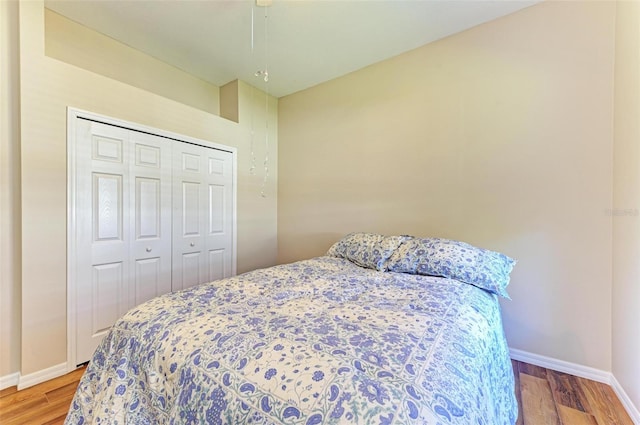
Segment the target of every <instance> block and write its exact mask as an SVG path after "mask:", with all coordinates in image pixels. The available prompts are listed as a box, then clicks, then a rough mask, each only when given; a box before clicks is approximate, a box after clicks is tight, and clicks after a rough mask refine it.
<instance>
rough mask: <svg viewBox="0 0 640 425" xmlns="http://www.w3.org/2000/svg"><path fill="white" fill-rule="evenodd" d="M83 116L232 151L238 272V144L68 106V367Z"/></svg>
mask: <svg viewBox="0 0 640 425" xmlns="http://www.w3.org/2000/svg"><path fill="white" fill-rule="evenodd" d="M79 119H86V120H91V121H96V122H100V123H103V124H107V125H112V126H116V127H122V128H125V129H128V130H133V131H138V132H142V133H148V134H152V135H154V136H159V137H161V138H164V139H168V140H167V143H173V142H176V141H177V142H185V143H191V144H194V145H199V146H204V147H207V148H212V149H217V150H221V151H226V152H230V153H231V154H232V156H233V160H232V167H233V172H232V187H233V190H232V204H233V213H232V217H231V219H232V247H231V255H232V261H231V275H232V276H234V275H236V273H237V252H238V251H237V235H238V232H237V217H238V214H237V188H238V180H237V177H238V173H237V169H238V154H237V148H235V147H231V146H227V145H223V144H220V143H214V142H210V141H206V140H201V139H197V138H194V137H189V136H185V135H182V134H177V133H172V132H169V131H165V130H161V129H158V128H154V127H149V126H145V125H142V124H138V123H133V122H129V121H125V120H121V119H117V118H112V117H108V116H105V115H101V114H96V113H93V112H88V111H84V110H81V109H77V108H73V107H68V108H67V371H72V370H75V369H76V367H77V366H76V365H77V363H76V347H77V338H76V324H77V311H76V306H77V305H76V303H77V288H78V282H77V276H76V270H77V267H78V261H77V254H78V243H77V241H78V224H77V222H78V217H77V215H76V211H77V209H76V205H77V197H78V194H77V180H76V179H77V170H76V161H77V152H76V151H77V147H78V143H79V142H78V141H77V140H76V130H77V128H76V124H77V122H78V120H79Z"/></svg>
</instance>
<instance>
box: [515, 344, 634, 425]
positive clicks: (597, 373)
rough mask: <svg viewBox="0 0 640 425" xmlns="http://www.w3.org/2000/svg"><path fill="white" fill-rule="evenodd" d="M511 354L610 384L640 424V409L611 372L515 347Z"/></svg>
mask: <svg viewBox="0 0 640 425" xmlns="http://www.w3.org/2000/svg"><path fill="white" fill-rule="evenodd" d="M509 353H510V356H511V358H512V359H513V360H517V361H521V362H525V363H530V364H532V365H536V366H540V367H544V368H546V369H551V370H556V371H558V372H564V373H568V374H570V375H575V376H579V377H580V378H585V379H591V380H592V381H597V382H602V383H603V384H607V385H610V386H611V388H613V391H614V392H615V393H616V395H617V396H618V398H619V399H620V402H621V403H622V405H623V406H624V408H625V410H626V411H627V413H628V414H629V416H631V420H632V421H633V422H634V423H635V424H636V425H640V411H639V410H638V408H637V407H636V406H635V405H634V404H633V402H632V401H631V398H630V397H629V395H628V394H627V393H626V391H625V390H624V388H623V387H622V385H620V383H619V382H618V380H617V379H616V377H615V376H614V375H613V374H612V373H611V372H605V371H603V370H600V369H595V368H592V367H589V366H583V365H579V364H576V363H571V362H566V361H564V360H558V359H554V358H551V357H547V356H542V355H540V354H534V353H529V352H527V351H523V350H518V349H515V348H510V349H509Z"/></svg>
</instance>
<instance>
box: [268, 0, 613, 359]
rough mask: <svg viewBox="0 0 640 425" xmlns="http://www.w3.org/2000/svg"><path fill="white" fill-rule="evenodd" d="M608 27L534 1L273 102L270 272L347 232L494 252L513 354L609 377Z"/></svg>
mask: <svg viewBox="0 0 640 425" xmlns="http://www.w3.org/2000/svg"><path fill="white" fill-rule="evenodd" d="M614 24H615V3H611V2H544V3H541V4H539V5H536V6H533V7H531V8H528V9H525V10H523V11H521V12H518V13H516V14H513V15H510V16H507V17H504V18H502V19H499V20H497V21H493V22H491V23H488V24H485V25H482V26H479V27H475V28H473V29H471V30H468V31H466V32H464V33H461V34H457V35H454V36H451V37H449V38H446V39H443V40H441V41H438V42H435V43H433V44H430V45H427V46H424V47H421V48H419V49H416V50H414V51H411V52H408V53H406V54H403V55H400V56H398V57H396V58H393V59H390V60H387V61H384V62H381V63H379V64H376V65H373V66H370V67H368V68H365V69H362V70H359V71H356V72H354V73H352V74H350V75H347V76H345V77H342V78H338V79H336V80H332V81H329V82H327V83H324V84H321V85H319V86H316V87H313V88H310V89H308V90H305V91H302V92H299V93H296V94H293V95H290V96H287V97H284V98H281V99H280V109H279V124H278V131H279V144H280V145H279V146H280V158H279V162H280V168H279V172H280V174H279V184H278V191H279V205H278V249H279V254H278V260H279V262H287V261H292V260H296V259H300V258H305V257H311V256H315V255H320V254H323V253H324V252H325V251H326V250H327V248H328V247H329V246H330V244H331V243H332V242H334V241H335V240H337V239H338V238H339V237H340V236H341V235H343V234H345V233H347V232H351V231H374V232H381V233H387V234H403V233H409V234H414V235H424V236H441V237H448V238H455V239H462V240H465V241H468V242H470V243H473V244H476V245H479V246H483V247H486V248H490V249H495V250H499V251H502V252H505V253H507V254H509V255H511V256H513V257H515V258H517V259H518V260H519V263H518V265H517V266H516V268H515V271H514V273H513V279H512V285H511V286H510V288H509V292H510V293H511V296H512V298H513V301H506V302H504V303H503V304H502V305H503V316H504V323H505V329H506V333H507V337H508V340H509V343H510V345H511V347H513V348H516V349H521V350H525V351H528V352H531V353H537V354H541V355H545V356H549V357H552V358H556V359H561V360H565V361H570V362H575V363H578V364H582V365H586V366H591V367H594V368H598V369H602V370H611V349H610V347H611V307H610V305H611V273H612V265H611V263H612V260H611V243H612V242H611V227H612V219H611V214H609V213H608V209H610V208H611V199H612V143H613V141H612V134H613V128H612V121H613V116H612V111H613V105H612V104H613V65H614V35H615V34H614V32H615V31H614Z"/></svg>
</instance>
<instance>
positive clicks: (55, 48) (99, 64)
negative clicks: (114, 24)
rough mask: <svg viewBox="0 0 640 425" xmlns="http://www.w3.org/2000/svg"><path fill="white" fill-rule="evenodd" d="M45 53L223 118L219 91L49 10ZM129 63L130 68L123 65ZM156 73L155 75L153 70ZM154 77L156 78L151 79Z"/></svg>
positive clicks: (46, 24) (208, 84)
mask: <svg viewBox="0 0 640 425" xmlns="http://www.w3.org/2000/svg"><path fill="white" fill-rule="evenodd" d="M45 54H46V55H47V56H49V57H51V58H55V59H59V60H61V61H63V62H66V63H69V64H72V65H75V66H78V67H80V68H82V69H86V70H88V71H91V72H96V73H98V74H100V75H104V76H105V77H109V78H112V79H114V80H118V81H121V82H123V83H127V84H129V85H131V86H134V87H138V88H141V89H143V90H146V91H150V92H152V93H155V94H159V95H161V96H164V97H166V98H169V99H172V100H175V101H177V102H179V103H182V104H185V105H189V106H193V107H194V108H198V109H201V110H203V111H205V112H210V113H212V114H215V115H219V102H218V97H219V93H218V91H219V88H218V86H215V85H213V84H210V83H207V82H206V81H203V80H201V79H199V78H197V77H194V76H193V75H191V74H188V73H186V72H184V71H182V70H180V69H178V68H176V67H174V66H171V65H168V64H166V63H164V62H162V61H159V60H158V59H155V58H154V57H152V56H149V55H147V54H144V53H142V52H140V51H138V50H135V49H132V48H130V47H129V46H127V45H125V44H122V43H119V42H116V41H115V40H113V39H111V38H109V37H107V36H105V35H103V34H101V33H98V32H96V31H93V30H91V29H89V28H87V27H84V26H82V25H80V24H78V23H76V22H73V21H71V20H69V19H67V18H65V17H64V16H61V15H59V14H57V13H55V12H53V11H51V10H49V9H46V10H45ZM123 64H126V66H122V65H123ZM150 70H153V74H149V71H150ZM150 75H152V76H153V78H149V76H150Z"/></svg>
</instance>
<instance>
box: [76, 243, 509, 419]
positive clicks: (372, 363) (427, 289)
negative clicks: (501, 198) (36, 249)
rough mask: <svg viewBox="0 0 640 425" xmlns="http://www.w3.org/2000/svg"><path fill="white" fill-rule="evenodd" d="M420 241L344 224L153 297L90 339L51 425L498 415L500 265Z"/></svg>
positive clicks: (504, 395)
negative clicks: (63, 411)
mask: <svg viewBox="0 0 640 425" xmlns="http://www.w3.org/2000/svg"><path fill="white" fill-rule="evenodd" d="M433 241H434V240H426V239H419V238H412V237H408V236H382V235H375V234H352V235H348V236H347V237H345V238H343V239H342V240H341V241H339V242H338V243H336V244H335V245H334V246H333V247H332V248H331V250H330V251H329V252H328V253H327V255H325V256H322V257H318V258H314V259H310V260H305V261H300V262H296V263H292V264H287V265H280V266H275V267H271V268H267V269H263V270H258V271H254V272H250V273H246V274H242V275H239V276H236V277H232V278H229V279H224V280H220V281H216V282H211V283H209V284H204V285H200V286H198V287H194V288H191V289H189V290H185V291H181V292H175V293H170V294H166V295H164V296H161V297H158V298H155V299H152V300H150V301H148V302H146V303H144V304H142V305H140V306H138V307H136V308H134V309H133V310H131V311H130V312H128V313H127V314H126V315H125V316H124V317H122V318H121V319H120V320H119V321H118V322H117V323H116V324H115V325H114V326H113V328H112V329H111V331H110V333H109V334H108V335H107V336H106V337H105V339H104V340H103V342H102V343H101V345H100V346H99V348H98V349H97V351H96V352H95V354H94V356H93V358H92V360H91V362H90V363H89V365H88V367H87V370H86V372H85V374H84V376H83V378H82V379H81V382H80V384H79V386H78V389H77V392H76V394H75V397H74V399H73V401H72V403H71V407H70V411H69V414H68V416H67V419H66V422H65V423H66V424H109V425H117V424H125V423H127V424H304V425H313V424H376V425H377V424H425V425H426V424H428V425H439V424H443V425H444V424H465V425H469V424H486V425H502V424H509V425H512V424H514V423H515V420H516V417H517V404H516V401H515V396H514V377H513V371H512V369H511V362H510V360H509V353H508V348H507V345H506V341H505V337H504V332H503V328H502V323H501V316H500V307H499V303H498V296H499V295H502V296H507V294H506V291H505V287H506V284H507V283H508V276H509V273H510V271H511V268H512V267H513V264H514V263H515V262H514V261H513V260H511V259H510V258H509V257H506V256H502V254H497V253H493V252H492V251H487V250H480V249H479V248H475V247H471V246H469V248H467V246H466V244H463V245H459V244H461V243H457V242H456V243H454V244H453V245H451V244H449V242H450V241H445V242H442V241H444V240H435V241H436V243H435V245H433V243H432V246H431V245H429V243H430V242H433ZM438 241H440V242H438ZM442 243H444V245H442ZM443 246H444V248H443ZM460 246H462V248H460ZM452 247H453V248H452ZM451 249H453V251H455V252H453V253H452V252H449V251H451ZM461 252H462V254H461ZM494 254H495V255H494ZM456 255H457V259H456V258H455V257H456ZM452 258H453V260H452ZM471 263H473V264H472V266H473V267H472V269H469V264H471ZM463 266H464V267H463ZM465 267H466V268H465ZM447 276H449V277H447ZM496 276H497V277H498V278H500V279H502V280H501V281H499V280H500V279H496ZM505 278H506V282H505ZM469 281H471V283H469ZM496 281H499V282H498V284H496Z"/></svg>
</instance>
